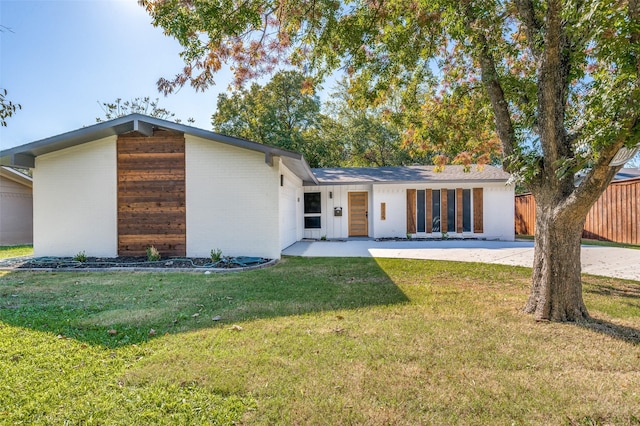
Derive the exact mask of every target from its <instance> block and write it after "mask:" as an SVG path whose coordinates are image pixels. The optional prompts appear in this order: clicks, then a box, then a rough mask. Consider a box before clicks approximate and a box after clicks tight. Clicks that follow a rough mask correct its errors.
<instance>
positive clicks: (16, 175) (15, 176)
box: [0, 166, 33, 188]
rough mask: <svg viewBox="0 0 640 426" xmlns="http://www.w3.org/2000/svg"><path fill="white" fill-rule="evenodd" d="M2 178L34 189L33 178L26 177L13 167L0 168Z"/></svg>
mask: <svg viewBox="0 0 640 426" xmlns="http://www.w3.org/2000/svg"><path fill="white" fill-rule="evenodd" d="M0 176H2V177H3V178H6V179H9V180H12V181H14V182H17V183H19V184H21V185H24V186H28V187H29V188H33V179H32V178H31V176H29V175H25V174H24V173H22V172H20V171H18V170H16V169H13V168H11V167H5V166H2V167H0Z"/></svg>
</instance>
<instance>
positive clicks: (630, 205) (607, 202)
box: [515, 178, 640, 244]
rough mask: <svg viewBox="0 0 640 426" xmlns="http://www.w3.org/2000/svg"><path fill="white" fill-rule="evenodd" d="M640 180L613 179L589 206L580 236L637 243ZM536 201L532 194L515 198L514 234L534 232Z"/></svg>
mask: <svg viewBox="0 0 640 426" xmlns="http://www.w3.org/2000/svg"><path fill="white" fill-rule="evenodd" d="M638 200H640V179H637V178H636V179H628V180H624V181H619V182H612V183H611V184H610V185H609V187H607V189H606V190H605V191H604V192H603V193H602V195H601V196H600V198H598V201H596V202H595V204H594V205H593V206H592V207H591V210H589V213H588V214H587V219H586V221H585V224H584V230H583V232H582V236H583V238H590V239H594V240H602V241H614V242H618V243H626V244H640V229H639V228H640V223H639V222H640V207H638ZM535 206H536V202H535V199H534V198H533V195H531V194H525V195H518V196H516V199H515V209H516V211H515V213H516V214H515V230H516V234H517V235H533V234H534V233H535V221H536V208H535Z"/></svg>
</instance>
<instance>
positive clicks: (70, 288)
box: [0, 258, 408, 347]
mask: <svg viewBox="0 0 640 426" xmlns="http://www.w3.org/2000/svg"><path fill="white" fill-rule="evenodd" d="M407 301H408V298H407V296H406V295H405V294H404V293H403V292H402V291H401V290H400V289H399V288H398V287H397V286H396V285H395V284H394V283H393V281H392V280H391V279H390V278H389V276H388V275H387V274H386V273H385V272H384V271H383V270H382V269H381V268H380V267H379V266H378V265H377V264H376V262H375V260H374V259H371V258H349V259H328V258H313V259H310V258H284V259H283V260H282V262H281V263H280V264H278V265H276V266H274V267H271V268H266V269H261V270H255V271H247V272H241V273H229V274H210V275H205V274H204V273H170V272H168V273H146V272H97V273H91V272H58V273H46V272H12V273H9V274H6V275H4V276H0V322H4V323H6V324H10V325H13V326H18V327H24V328H29V329H32V330H37V331H41V332H46V333H50V334H52V336H54V337H65V338H73V339H76V340H79V341H82V342H85V343H88V344H92V345H103V346H107V347H121V346H126V345H132V344H138V343H142V342H145V341H148V340H149V339H152V338H153V337H154V336H161V335H164V334H166V333H169V334H174V333H182V332H188V331H193V330H198V329H203V328H211V327H230V326H231V325H232V324H235V323H239V322H242V321H248V320H254V319H260V318H274V317H280V316H290V315H305V314H310V313H314V312H322V311H332V310H344V309H360V308H366V307H369V306H379V305H389V304H397V303H406V302H407Z"/></svg>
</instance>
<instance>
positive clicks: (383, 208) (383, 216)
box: [380, 203, 387, 220]
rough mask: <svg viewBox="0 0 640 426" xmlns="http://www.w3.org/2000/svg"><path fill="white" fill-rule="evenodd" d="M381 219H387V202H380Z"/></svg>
mask: <svg viewBox="0 0 640 426" xmlns="http://www.w3.org/2000/svg"><path fill="white" fill-rule="evenodd" d="M380 220H387V203H380Z"/></svg>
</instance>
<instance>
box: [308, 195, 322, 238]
mask: <svg viewBox="0 0 640 426" xmlns="http://www.w3.org/2000/svg"><path fill="white" fill-rule="evenodd" d="M320 213H322V202H321V197H320V193H319V192H307V193H305V194H304V214H305V216H304V227H305V229H320V228H322V222H321V220H320Z"/></svg>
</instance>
